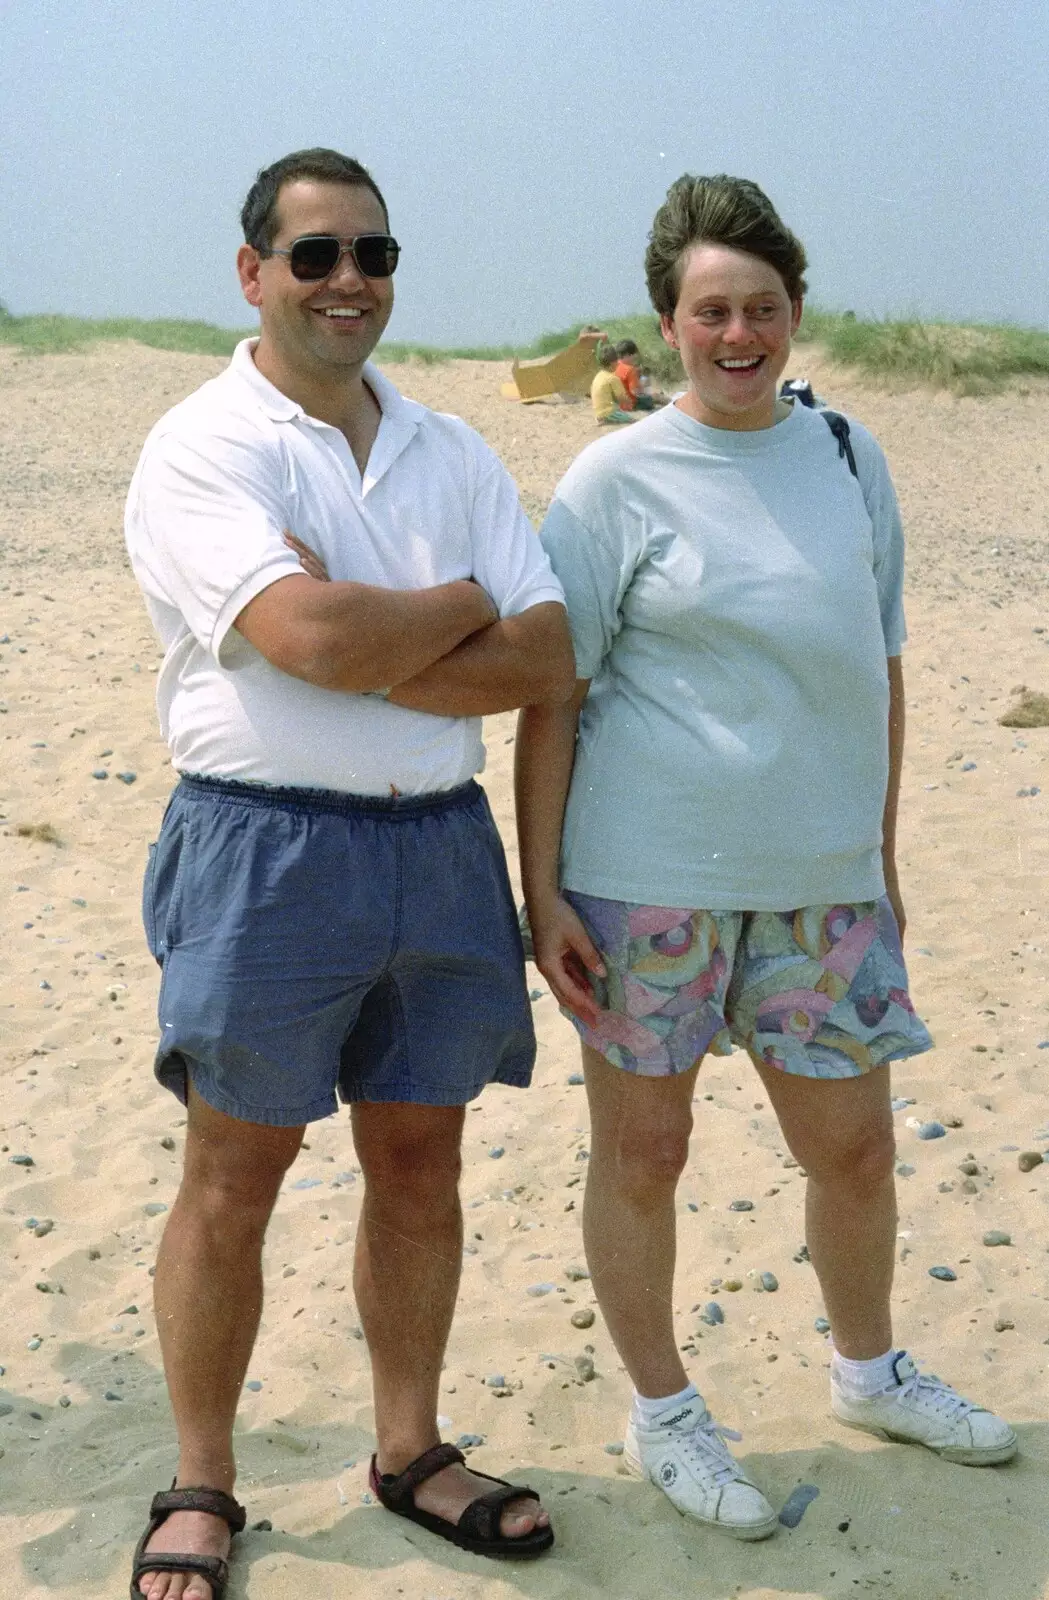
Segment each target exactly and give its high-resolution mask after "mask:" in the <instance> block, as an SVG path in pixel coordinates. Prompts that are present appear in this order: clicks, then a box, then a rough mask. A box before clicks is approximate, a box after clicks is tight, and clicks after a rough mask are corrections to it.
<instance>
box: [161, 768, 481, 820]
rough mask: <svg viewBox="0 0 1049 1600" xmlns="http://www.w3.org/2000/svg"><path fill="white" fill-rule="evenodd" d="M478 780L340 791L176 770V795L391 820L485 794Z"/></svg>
mask: <svg viewBox="0 0 1049 1600" xmlns="http://www.w3.org/2000/svg"><path fill="white" fill-rule="evenodd" d="M483 792H484V791H483V790H482V788H481V786H480V784H479V783H475V782H474V780H473V779H472V778H471V779H470V781H469V783H464V784H461V785H460V786H459V787H458V788H456V789H442V790H440V791H439V792H438V793H436V794H406V795H389V796H387V795H379V794H340V793H339V791H338V790H336V789H279V788H277V787H275V786H274V787H272V788H271V787H270V786H269V785H268V784H263V783H236V782H234V781H233V780H232V779H229V778H209V777H204V776H201V775H199V774H196V773H188V772H184V773H182V774H181V776H180V780H179V785H178V788H177V789H176V790H175V793H176V794H177V795H181V796H184V797H185V799H187V800H206V799H211V800H232V801H235V802H236V803H237V805H245V806H255V807H257V808H259V809H260V810H267V811H270V810H279V811H294V812H299V813H300V814H313V815H324V816H331V817H362V816H372V817H386V818H387V819H388V820H389V821H391V822H397V821H400V820H401V819H402V818H404V819H406V820H407V819H410V818H412V817H424V816H431V815H433V814H434V813H435V812H440V811H456V810H459V809H460V808H461V807H463V806H469V805H473V804H474V802H475V801H476V800H477V799H478V798H479V797H480V796H481V795H482V794H483Z"/></svg>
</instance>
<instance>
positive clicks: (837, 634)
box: [517, 176, 1016, 1539]
mask: <svg viewBox="0 0 1049 1600" xmlns="http://www.w3.org/2000/svg"><path fill="white" fill-rule="evenodd" d="M805 265H806V262H805V253H804V250H803V248H802V246H801V244H800V243H799V241H798V240H797V239H796V238H795V237H794V235H793V234H792V233H791V232H790V231H789V229H788V228H786V227H785V225H784V224H783V223H782V221H781V220H780V218H779V216H778V215H777V214H776V212H775V210H774V208H773V206H772V205H771V203H770V201H769V200H768V199H767V197H766V196H765V195H764V194H763V193H762V191H761V190H760V189H759V188H757V186H756V185H755V184H752V183H749V182H746V181H743V180H740V179H734V178H726V177H717V178H693V177H690V176H686V177H683V178H681V179H679V180H678V182H677V183H675V184H674V185H673V186H672V188H671V189H670V191H669V193H668V195H667V199H666V202H665V204H664V205H663V206H662V207H661V208H660V210H659V212H658V214H657V216H656V218H655V222H654V225H653V228H652V233H651V236H650V242H649V247H648V252H647V256H646V273H647V278H648V287H649V293H650V295H651V298H652V303H653V305H654V306H655V309H656V311H657V312H658V314H659V316H660V321H661V326H662V331H663V337H664V338H665V339H666V341H667V343H668V344H670V345H672V346H673V347H674V348H675V349H677V350H678V351H679V352H680V355H681V360H682V364H683V366H684V369H685V375H686V378H687V383H688V387H687V389H686V391H685V393H684V394H683V395H682V396H681V397H680V398H679V399H678V400H677V402H676V404H674V405H671V406H667V407H666V409H665V410H663V411H661V412H657V413H655V414H654V415H651V416H648V417H646V418H644V419H643V420H641V421H639V422H637V423H636V424H635V425H634V427H632V428H630V429H627V430H624V431H623V433H622V434H617V435H615V436H612V437H609V438H607V439H602V440H600V441H599V442H597V443H595V444H593V445H591V446H590V447H589V448H588V449H587V450H585V451H584V452H583V454H582V455H581V456H580V457H579V459H578V460H577V461H576V462H575V463H574V464H573V466H572V467H571V468H570V469H569V471H568V473H567V474H566V476H565V478H564V479H563V480H562V482H561V484H560V485H559V487H558V490H557V494H556V496H555V499H554V502H553V504H552V506H551V508H550V511H549V513H548V515H547V518H546V521H545V524H544V527H543V531H542V538H543V543H544V545H545V547H546V550H547V552H548V554H549V556H550V558H551V560H552V562H553V565H554V568H555V570H556V572H557V575H558V577H559V578H560V580H561V582H562V584H563V585H564V589H565V593H566V596H567V603H568V610H569V617H570V621H571V625H572V634H573V641H574V645H575V652H576V672H577V678H578V683H577V688H576V694H575V696H574V698H573V699H572V701H571V702H569V704H568V705H566V706H562V707H536V708H531V709H528V710H525V711H524V712H522V714H521V725H520V732H519V737H518V751H517V758H518V819H519V827H520V834H521V864H522V873H523V877H524V885H525V898H526V901H527V906H528V913H529V918H530V922H531V927H532V936H533V941H534V948H535V959H536V962H537V964H538V966H539V968H540V971H541V972H542V973H543V975H544V977H545V978H546V979H547V981H548V982H549V984H550V987H551V989H552V991H553V993H554V994H555V995H556V997H557V999H558V1000H559V1001H560V1003H561V1005H562V1007H563V1009H564V1010H565V1012H566V1014H567V1015H569V1016H570V1017H571V1019H572V1021H573V1022H574V1024H575V1026H576V1027H577V1029H578V1031H579V1034H580V1037H581V1039H582V1046H583V1066H584V1072H585V1078H586V1087H587V1094H588V1098H589V1104H590V1114H591V1121H592V1135H591V1148H590V1164H589V1168H588V1175H587V1189H586V1200H585V1204H584V1209H583V1232H584V1238H585V1243H586V1250H587V1259H588V1261H589V1265H590V1270H591V1274H592V1279H593V1285H594V1289H595V1292H596V1294H597V1298H598V1301H599V1303H600V1305H601V1309H602V1312H603V1314H604V1317H605V1321H606V1323H607V1325H608V1329H609V1332H610V1334H611V1336H612V1338H613V1340H614V1341H615V1345H616V1348H617V1350H618V1351H619V1354H620V1357H621V1358H622V1360H623V1363H624V1365H625V1366H626V1369H627V1371H628V1372H629V1374H630V1377H631V1379H632V1381H633V1384H634V1390H635V1393H634V1401H633V1406H632V1409H631V1414H630V1419H629V1422H628V1425H627V1433H626V1444H625V1459H626V1461H627V1463H628V1465H630V1466H631V1467H633V1469H634V1470H635V1471H637V1472H639V1473H641V1474H642V1475H643V1476H644V1477H646V1478H648V1479H649V1480H650V1481H651V1482H653V1483H655V1484H657V1485H658V1486H659V1487H661V1488H662V1489H663V1490H664V1491H665V1492H666V1493H667V1494H668V1496H669V1497H670V1499H671V1500H672V1501H673V1502H674V1504H675V1505H677V1506H678V1507H679V1509H680V1510H682V1511H684V1512H685V1513H687V1514H688V1515H691V1516H693V1517H695V1518H696V1519H698V1520H699V1521H700V1522H703V1523H706V1524H708V1525H710V1526H712V1527H714V1528H716V1529H718V1530H719V1531H723V1532H726V1533H729V1534H733V1535H735V1536H736V1537H738V1538H743V1539H759V1538H764V1537H766V1536H767V1535H768V1534H770V1533H772V1532H773V1531H774V1530H775V1527H776V1513H775V1511H774V1509H773V1508H772V1506H771V1505H770V1504H769V1502H768V1501H767V1500H766V1498H765V1496H764V1495H763V1494H762V1493H761V1490H760V1488H759V1487H758V1486H757V1485H755V1484H753V1483H751V1482H750V1481H749V1480H748V1478H747V1477H746V1476H745V1475H744V1473H743V1470H742V1468H741V1467H740V1465H739V1464H738V1462H737V1461H736V1460H735V1458H734V1457H733V1456H732V1455H731V1454H730V1452H729V1450H728V1448H727V1446H726V1444H725V1436H726V1434H727V1433H728V1431H729V1430H726V1429H723V1428H721V1427H719V1426H718V1424H716V1423H715V1422H714V1420H713V1419H712V1417H711V1416H710V1413H709V1412H708V1410H707V1408H706V1406H705V1405H704V1402H703V1400H702V1397H701V1396H700V1395H699V1394H698V1393H697V1391H696V1389H695V1387H694V1386H693V1384H692V1383H691V1382H690V1381H689V1378H688V1375H687V1374H686V1372H685V1369H684V1367H683V1365H682V1362H681V1358H680V1355H679V1353H678V1346H677V1342H676V1339H675V1333H674V1324H673V1313H672V1304H673V1280H674V1262H675V1191H676V1187H677V1183H678V1179H679V1177H680V1175H681V1172H682V1170H683V1168H684V1166H685V1162H686V1160H687V1156H688V1143H689V1135H690V1132H691V1129H692V1103H693V1096H694V1092H695V1087H696V1075H697V1072H698V1070H699V1066H700V1063H701V1061H702V1059H703V1057H704V1056H705V1055H706V1054H707V1053H708V1052H712V1053H714V1054H725V1053H727V1052H728V1051H729V1050H730V1049H731V1048H732V1047H733V1046H738V1047H740V1048H742V1049H744V1050H746V1051H747V1052H748V1054H749V1055H750V1058H751V1060H752V1061H753V1063H754V1067H755V1069H756V1071H757V1073H758V1075H759V1077H760V1078H761V1080H762V1083H763V1085H764V1088H765V1091H766V1094H767V1096H768V1099H769V1100H770V1102H771V1104H772V1106H773V1108H774V1109H775V1112H776V1114H777V1116H778V1118H779V1122H780V1126H781V1128H782V1130H783V1136H784V1138H785V1140H786V1142H787V1144H788V1145H789V1147H790V1150H791V1152H792V1154H793V1156H794V1158H795V1160H796V1161H797V1162H798V1163H799V1165H800V1166H801V1167H802V1168H803V1169H804V1170H805V1172H806V1173H807V1175H808V1184H807V1192H806V1204H805V1221H806V1236H807V1241H808V1248H809V1253H810V1255H811V1258H812V1264H813V1266H814V1267H815V1270H816V1274H817V1277H818V1278H819V1283H820V1288H821V1290H822V1293H823V1299H824V1304H825V1306H826V1309H827V1315H828V1317H829V1320H830V1324H831V1335H832V1340H833V1357H832V1363H831V1404H832V1408H833V1411H834V1413H835V1415H836V1416H837V1417H838V1418H839V1420H840V1421H841V1422H843V1423H845V1424H847V1425H849V1426H852V1427H858V1428H864V1429H866V1430H868V1431H870V1432H873V1433H876V1434H878V1435H880V1436H881V1437H887V1438H891V1439H896V1440H902V1441H906V1442H913V1443H917V1444H922V1445H925V1446H927V1447H929V1448H930V1449H932V1450H933V1451H935V1452H937V1453H938V1454H939V1455H941V1456H942V1457H944V1458H946V1459H948V1460H952V1461H957V1462H963V1463H966V1464H970V1465H974V1466H980V1465H989V1464H992V1463H997V1462H1001V1461H1006V1460H1008V1459H1009V1458H1010V1457H1011V1456H1012V1455H1013V1454H1015V1451H1016V1438H1015V1435H1014V1433H1013V1431H1012V1429H1011V1428H1010V1427H1009V1426H1008V1424H1007V1423H1005V1422H1003V1421H1001V1420H1000V1419H999V1418H997V1417H995V1416H993V1415H992V1414H991V1413H990V1412H988V1411H986V1410H984V1409H982V1408H980V1407H979V1406H977V1405H975V1404H973V1403H971V1402H970V1401H968V1400H965V1399H963V1398H962V1397H961V1396H960V1395H959V1394H957V1393H956V1392H955V1390H953V1389H952V1388H950V1387H949V1386H948V1385H947V1384H945V1383H943V1382H941V1380H940V1379H938V1378H934V1377H932V1376H931V1375H929V1374H927V1373H925V1372H919V1371H918V1368H917V1367H916V1365H915V1363H914V1362H913V1361H912V1359H911V1357H910V1356H909V1355H907V1353H906V1352H905V1351H901V1350H899V1349H898V1348H897V1347H896V1346H895V1344H894V1341H893V1333H892V1323H891V1317H890V1305H889V1300H890V1290H891V1285H892V1275H893V1256H894V1245H895V1238H896V1200H895V1189H894V1174H893V1161H894V1145H893V1127H892V1110H891V1104H890V1087H889V1070H888V1063H889V1062H891V1061H894V1060H902V1059H904V1058H905V1057H907V1056H911V1055H915V1054H918V1053H920V1052H921V1051H924V1050H927V1049H929V1048H930V1046H931V1040H930V1038H929V1035H928V1033H927V1032H926V1030H925V1028H924V1026H923V1025H922V1023H921V1022H920V1021H919V1020H918V1018H917V1017H916V1016H915V1014H914V1010H913V1007H912V1005H911V1001H910V998H909V995H908V990H907V973H906V969H905V966H904V960H903V952H902V947H901V937H902V934H903V931H904V926H905V919H904V910H903V903H902V899H901V895H900V885H899V879H898V876H897V871H896V862H895V824H896V804H897V796H898V793H899V782H900V766H901V761H902V756H903V725H904V695H903V674H902V670H901V662H900V650H901V647H902V644H903V640H904V622H903V610H902V600H901V595H902V587H903V534H902V529H901V526H900V518H899V511H898V507H897V502H896V496H895V493H894V490H893V486H892V482H891V479H890V477H889V473H888V469H887V467H886V464H885V460H884V457H883V455H882V453H881V451H880V449H879V448H878V445H877V444H876V443H875V441H874V439H873V438H872V437H871V436H870V434H869V433H867V431H866V430H865V429H864V428H862V427H861V426H860V425H859V424H858V423H856V422H852V423H851V424H850V425H849V432H848V435H847V438H848V442H849V445H850V448H851V460H850V459H849V452H848V451H847V450H846V448H845V446H844V444H842V443H840V442H839V438H838V436H837V435H836V434H835V433H834V432H832V430H831V428H830V427H829V426H828V416H827V415H821V413H820V412H819V411H817V410H810V409H806V408H805V407H803V406H802V405H800V404H794V405H791V404H790V403H789V402H787V401H784V400H782V399H781V398H780V396H779V382H780V378H781V376H782V374H783V371H784V368H785V366H786V364H787V360H788V357H789V354H790V342H791V336H792V334H793V333H794V332H795V331H796V330H797V327H798V323H799V320H800V318H801V311H802V299H803V296H804V292H805V278H804V272H805ZM853 467H854V470H853Z"/></svg>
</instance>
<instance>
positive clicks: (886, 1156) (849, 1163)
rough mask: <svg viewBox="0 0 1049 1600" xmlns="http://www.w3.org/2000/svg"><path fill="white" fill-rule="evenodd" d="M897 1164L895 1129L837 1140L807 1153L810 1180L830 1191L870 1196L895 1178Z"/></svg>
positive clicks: (872, 1130) (863, 1132) (874, 1129)
mask: <svg viewBox="0 0 1049 1600" xmlns="http://www.w3.org/2000/svg"><path fill="white" fill-rule="evenodd" d="M895 1161H896V1140H895V1137H894V1135H893V1130H892V1127H891V1125H890V1126H888V1127H881V1126H875V1127H871V1128H866V1129H862V1130H860V1131H858V1132H857V1133H856V1134H855V1135H854V1136H853V1137H851V1138H848V1139H833V1140H828V1141H827V1142H826V1143H823V1144H821V1145H820V1146H818V1147H817V1148H816V1149H814V1150H812V1151H810V1152H807V1154H806V1160H805V1161H804V1166H805V1169H806V1171H807V1172H808V1175H809V1178H810V1179H811V1180H813V1181H815V1182H816V1183H819V1184H823V1185H825V1186H827V1187H832V1188H838V1189H847V1190H849V1191H851V1192H853V1193H861V1194H862V1193H870V1192H873V1191H874V1190H875V1189H878V1188H879V1187H880V1186H881V1185H882V1184H883V1183H884V1182H885V1181H886V1180H887V1179H888V1178H891V1176H892V1171H893V1167H894V1164H895Z"/></svg>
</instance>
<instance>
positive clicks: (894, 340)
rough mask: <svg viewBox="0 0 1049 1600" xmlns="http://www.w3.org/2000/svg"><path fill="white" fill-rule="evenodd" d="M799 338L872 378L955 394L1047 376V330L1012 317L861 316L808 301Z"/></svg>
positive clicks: (992, 389) (985, 391)
mask: <svg viewBox="0 0 1049 1600" xmlns="http://www.w3.org/2000/svg"><path fill="white" fill-rule="evenodd" d="M798 340H799V342H801V343H804V342H806V341H807V342H809V343H814V344H818V345H820V346H822V348H823V350H824V351H825V352H826V354H827V355H828V356H830V358H831V360H833V361H838V362H840V363H841V364H842V365H843V366H850V367H858V368H860V369H861V370H862V371H864V372H867V373H870V374H871V375H872V376H873V377H877V378H884V379H890V380H893V381H897V382H904V383H909V384H914V383H921V384H928V385H930V386H931V387H932V388H936V389H950V390H952V391H953V392H954V393H955V394H992V393H994V392H995V391H997V390H999V389H1001V388H1002V386H1003V385H1004V384H1005V383H1006V382H1007V381H1008V380H1009V379H1014V380H1015V379H1022V378H1025V377H1027V378H1031V377H1041V378H1047V377H1049V333H1042V332H1040V331H1039V330H1038V329H1035V328H1020V327H1016V326H1013V325H1010V324H1007V323H1003V324H1000V325H994V324H988V323H953V322H922V321H919V320H918V319H917V318H907V319H902V318H900V319H889V320H886V321H884V322H875V321H861V320H860V319H859V318H858V317H855V316H853V315H852V314H851V313H850V312H848V311H844V312H831V311H820V310H818V309H816V308H812V309H810V308H808V307H807V308H806V310H805V315H804V317H803V318H802V323H801V328H800V330H799V332H798Z"/></svg>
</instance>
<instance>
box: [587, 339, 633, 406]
mask: <svg viewBox="0 0 1049 1600" xmlns="http://www.w3.org/2000/svg"><path fill="white" fill-rule="evenodd" d="M597 359H598V362H599V364H600V367H601V370H600V372H598V373H597V374H596V375H595V377H594V381H593V383H592V384H591V385H590V399H591V402H592V404H593V407H594V416H595V417H596V418H597V420H598V422H599V423H603V422H636V421H637V416H636V413H635V412H633V411H632V410H631V404H630V395H629V392H628V390H627V387H626V385H625V384H624V382H623V380H622V379H621V378H620V377H618V376H617V374H616V370H615V369H616V364H617V362H618V361H619V346H618V345H615V344H605V345H602V346H601V349H600V351H599V352H598V357H597Z"/></svg>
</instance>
